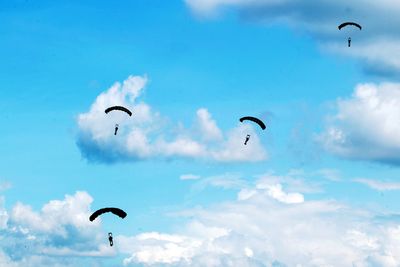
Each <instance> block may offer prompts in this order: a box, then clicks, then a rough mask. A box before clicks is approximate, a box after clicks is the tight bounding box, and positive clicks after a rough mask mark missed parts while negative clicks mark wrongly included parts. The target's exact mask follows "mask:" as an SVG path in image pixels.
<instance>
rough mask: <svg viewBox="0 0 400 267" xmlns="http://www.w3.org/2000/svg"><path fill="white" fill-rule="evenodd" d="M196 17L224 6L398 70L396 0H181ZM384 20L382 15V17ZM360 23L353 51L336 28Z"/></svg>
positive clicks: (378, 69) (379, 68) (377, 67)
mask: <svg viewBox="0 0 400 267" xmlns="http://www.w3.org/2000/svg"><path fill="white" fill-rule="evenodd" d="M185 2H186V4H187V5H188V6H189V7H190V8H191V9H192V10H193V11H194V12H195V13H196V14H198V15H201V16H206V17H207V16H215V15H216V14H220V13H221V11H224V10H225V9H227V8H232V9H234V10H236V11H237V12H238V13H239V14H240V17H241V18H244V19H247V20H256V21H260V22H261V23H264V24H274V23H275V24H276V23H280V24H285V25H288V26H289V27H292V28H295V29H300V30H302V31H306V32H308V33H310V34H311V35H313V36H314V37H315V38H316V39H317V40H318V41H319V42H320V43H321V44H322V47H324V48H326V49H328V50H330V51H332V52H335V53H340V54H342V55H347V56H350V57H355V58H359V59H361V60H362V61H363V62H364V63H365V68H366V69H369V70H370V71H373V72H375V73H386V74H388V73H391V72H397V73H398V72H399V71H400V60H399V55H400V48H399V47H400V46H399V43H400V32H399V31H398V29H397V25H399V23H400V18H399V16H398V13H399V12H400V4H399V2H398V1H396V0H385V1H374V0H364V1H344V0H339V1H329V0H310V1H296V0H285V1H281V0H185ZM381 18H385V19H381ZM348 20H352V21H356V22H359V23H360V24H361V25H362V26H363V29H362V31H358V29H357V30H356V31H352V30H350V31H351V35H352V36H353V45H352V49H349V48H348V47H347V37H348V33H347V32H348V31H349V29H346V28H345V29H344V30H342V31H339V30H338V29H337V26H338V24H339V23H341V22H343V21H348Z"/></svg>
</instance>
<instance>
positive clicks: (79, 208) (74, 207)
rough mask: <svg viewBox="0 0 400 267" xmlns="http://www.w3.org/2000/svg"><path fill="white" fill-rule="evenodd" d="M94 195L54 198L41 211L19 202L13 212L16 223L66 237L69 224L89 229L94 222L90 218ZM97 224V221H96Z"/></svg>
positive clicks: (80, 193) (33, 229)
mask: <svg viewBox="0 0 400 267" xmlns="http://www.w3.org/2000/svg"><path fill="white" fill-rule="evenodd" d="M92 201H93V199H92V197H91V196H90V195H89V194H87V193H86V192H76V194H75V195H73V196H70V195H66V196H65V199H64V200H52V201H50V202H49V203H47V204H45V205H44V206H43V208H42V210H41V212H40V213H38V212H35V211H33V210H32V208H31V207H30V206H28V205H24V204H22V203H17V204H16V205H15V206H14V208H13V210H12V213H11V219H12V221H13V222H14V223H16V224H18V225H21V226H24V227H28V228H29V229H30V230H32V231H35V232H42V233H48V234H57V235H61V236H64V237H66V235H67V232H68V231H67V229H66V228H65V227H66V226H67V225H71V226H74V227H75V228H77V229H80V230H82V231H83V230H85V231H88V230H89V229H92V227H93V223H92V222H90V221H89V220H88V218H89V216H90V214H91V212H90V204H91V203H92ZM95 225H97V222H96V223H95Z"/></svg>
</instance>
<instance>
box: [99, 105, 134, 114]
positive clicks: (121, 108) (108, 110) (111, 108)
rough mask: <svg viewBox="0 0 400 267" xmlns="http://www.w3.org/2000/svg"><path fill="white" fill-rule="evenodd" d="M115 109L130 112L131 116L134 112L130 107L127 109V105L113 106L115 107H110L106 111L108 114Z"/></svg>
mask: <svg viewBox="0 0 400 267" xmlns="http://www.w3.org/2000/svg"><path fill="white" fill-rule="evenodd" d="M113 110H119V111H124V112H126V113H128V115H129V116H132V112H131V111H130V110H129V109H127V108H125V107H122V106H113V107H109V108H107V109H106V110H105V111H104V112H105V113H106V114H108V113H109V112H110V111H113Z"/></svg>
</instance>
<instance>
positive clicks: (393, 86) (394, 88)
mask: <svg viewBox="0 0 400 267" xmlns="http://www.w3.org/2000/svg"><path fill="white" fill-rule="evenodd" d="M336 105H337V114H336V115H335V116H334V117H333V118H331V119H330V120H329V121H328V125H327V127H326V130H325V131H324V132H323V133H322V134H321V135H319V136H318V140H319V141H320V142H321V143H322V144H323V146H324V148H325V149H326V150H327V151H329V152H331V153H333V154H336V155H339V156H343V157H347V158H355V159H364V160H374V161H381V162H387V163H395V164H397V163H399V162H400V156H399V155H400V84H397V83H382V84H379V85H376V84H360V85H358V86H357V87H356V89H355V92H354V94H353V95H352V97H351V98H349V99H339V100H338V101H337V104H336Z"/></svg>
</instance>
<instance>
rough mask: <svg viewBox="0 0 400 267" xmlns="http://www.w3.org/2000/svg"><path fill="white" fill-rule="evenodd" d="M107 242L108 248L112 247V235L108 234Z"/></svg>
mask: <svg viewBox="0 0 400 267" xmlns="http://www.w3.org/2000/svg"><path fill="white" fill-rule="evenodd" d="M108 241H109V242H110V247H112V246H113V245H114V242H113V236H112V233H108Z"/></svg>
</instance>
